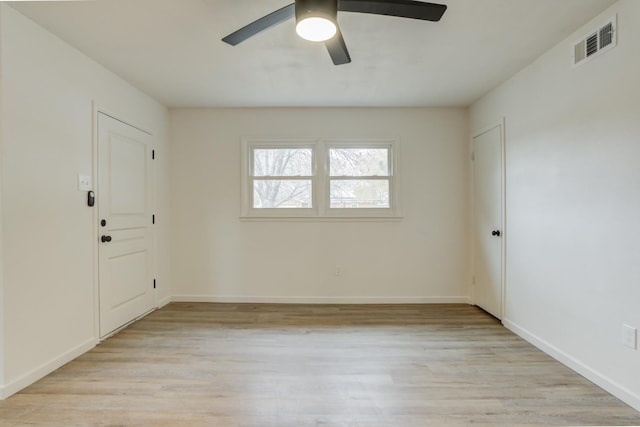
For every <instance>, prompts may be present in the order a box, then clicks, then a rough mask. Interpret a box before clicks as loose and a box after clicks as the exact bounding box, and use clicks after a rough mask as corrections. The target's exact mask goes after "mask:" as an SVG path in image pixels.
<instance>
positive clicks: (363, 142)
mask: <svg viewBox="0 0 640 427" xmlns="http://www.w3.org/2000/svg"><path fill="white" fill-rule="evenodd" d="M292 147H296V148H311V149H312V164H311V168H312V176H311V177H310V178H311V191H312V194H311V202H312V207H311V208H291V209H282V208H253V207H252V206H253V182H254V181H255V178H254V177H253V176H251V173H252V171H253V164H252V162H253V154H252V153H253V150H254V149H256V148H258V149H260V148H262V149H266V148H274V149H277V148H292ZM331 148H386V149H388V150H389V151H388V156H389V176H363V177H358V176H354V177H349V179H381V180H388V181H389V205H390V207H389V208H331V207H330V197H329V191H330V182H331V179H332V177H331V176H330V170H329V150H330V149H331ZM399 157H400V142H399V139H398V138H357V139H353V138H352V139H349V138H250V137H243V138H242V139H241V165H242V167H241V174H242V175H241V214H240V217H241V219H247V220H253V219H256V220H261V219H264V220H288V219H290V220H325V219H328V220H339V219H346V220H358V219H361V220H394V219H395V220H397V219H400V218H402V212H401V207H400V199H401V198H400V194H399V193H400V177H399V173H398V160H399ZM258 178H262V179H264V177H258ZM282 178H283V179H285V178H291V177H282ZM338 178H340V177H338ZM294 179H302V178H299V177H294ZM304 179H309V177H304ZM333 179H335V177H334V178H333Z"/></svg>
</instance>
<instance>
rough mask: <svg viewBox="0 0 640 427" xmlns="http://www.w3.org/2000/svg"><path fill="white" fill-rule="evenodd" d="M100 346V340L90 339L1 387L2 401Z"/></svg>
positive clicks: (0, 398)
mask: <svg viewBox="0 0 640 427" xmlns="http://www.w3.org/2000/svg"><path fill="white" fill-rule="evenodd" d="M97 344H98V340H97V339H95V338H91V339H88V340H87V341H85V342H83V343H82V344H80V345H78V346H77V347H74V348H73V349H71V350H69V351H67V352H65V353H62V354H61V355H59V356H57V357H55V358H53V359H52V360H50V361H48V362H46V363H44V364H42V365H40V366H38V367H37V368H35V369H33V370H32V371H30V372H27V373H26V374H24V375H22V376H21V377H19V378H18V379H16V380H13V381H11V382H9V383H7V384H5V385H3V386H1V387H0V400H3V399H6V398H7V397H9V396H11V395H13V394H15V393H17V392H19V391H20V390H22V389H23V388H25V387H27V386H29V385H31V384H33V383H34V382H36V381H38V380H39V379H41V378H43V377H45V376H46V375H49V374H50V373H51V372H53V371H55V370H56V369H58V368H59V367H61V366H63V365H65V364H67V363H69V362H71V361H72V360H73V359H75V358H76V357H78V356H80V355H82V354H84V353H86V352H87V351H89V350H91V349H92V348H93V347H95V346H96V345H97Z"/></svg>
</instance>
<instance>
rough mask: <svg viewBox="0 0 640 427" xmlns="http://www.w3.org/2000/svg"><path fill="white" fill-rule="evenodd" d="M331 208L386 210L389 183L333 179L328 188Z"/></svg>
mask: <svg viewBox="0 0 640 427" xmlns="http://www.w3.org/2000/svg"><path fill="white" fill-rule="evenodd" d="M329 198H330V207H332V208H388V207H390V205H389V181H388V180H386V179H350V180H345V179H342V180H341V179H334V180H331V187H330V195H329Z"/></svg>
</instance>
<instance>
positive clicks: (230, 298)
mask: <svg viewBox="0 0 640 427" xmlns="http://www.w3.org/2000/svg"><path fill="white" fill-rule="evenodd" d="M171 301H172V302H221V303H273V304H470V303H471V300H470V299H469V297H300V296H298V297H271V296H244V295H242V296H240V295H221V296H213V295H174V296H173V297H172V298H171Z"/></svg>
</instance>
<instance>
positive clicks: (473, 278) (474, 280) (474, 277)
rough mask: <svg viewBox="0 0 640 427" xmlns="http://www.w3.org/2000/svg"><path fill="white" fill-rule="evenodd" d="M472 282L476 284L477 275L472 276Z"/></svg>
mask: <svg viewBox="0 0 640 427" xmlns="http://www.w3.org/2000/svg"><path fill="white" fill-rule="evenodd" d="M471 284H472V285H475V284H476V276H471Z"/></svg>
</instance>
